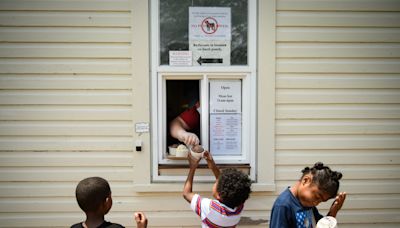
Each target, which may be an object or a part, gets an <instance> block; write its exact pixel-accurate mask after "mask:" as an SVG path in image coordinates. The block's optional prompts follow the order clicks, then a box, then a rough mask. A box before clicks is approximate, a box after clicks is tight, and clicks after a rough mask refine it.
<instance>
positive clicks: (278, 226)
mask: <svg viewBox="0 0 400 228" xmlns="http://www.w3.org/2000/svg"><path fill="white" fill-rule="evenodd" d="M302 173H303V175H302V176H301V178H300V180H299V181H297V182H296V183H295V184H294V185H293V186H292V187H290V188H287V189H286V190H285V191H284V192H282V193H281V194H280V195H279V197H278V198H277V199H276V201H275V203H274V206H273V207H272V211H271V221H270V225H269V227H270V228H292V227H294V228H313V227H316V223H317V222H318V220H319V219H321V218H322V217H323V216H322V215H321V214H319V212H318V209H317V208H316V206H317V205H318V204H320V203H321V202H325V201H328V200H329V199H332V198H335V201H334V202H333V204H332V206H331V208H330V210H329V212H328V214H327V215H328V216H332V217H336V214H337V213H338V211H339V210H340V209H341V208H342V205H343V203H344V201H345V199H346V193H345V192H341V193H339V194H338V190H339V180H340V179H341V178H342V174H341V173H340V172H337V171H332V170H331V169H330V168H329V167H328V166H325V165H324V164H323V163H321V162H317V163H315V165H314V166H313V167H311V168H309V167H306V168H304V169H303V170H302Z"/></svg>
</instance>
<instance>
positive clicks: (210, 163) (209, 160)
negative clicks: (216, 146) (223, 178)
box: [203, 151, 220, 179]
mask: <svg viewBox="0 0 400 228" xmlns="http://www.w3.org/2000/svg"><path fill="white" fill-rule="evenodd" d="M203 157H204V159H206V161H207V165H208V168H210V169H211V170H212V171H213V173H214V176H215V179H218V177H219V174H220V171H219V169H218V167H217V165H216V164H215V162H214V159H213V157H212V156H211V153H210V152H209V151H204V154H203Z"/></svg>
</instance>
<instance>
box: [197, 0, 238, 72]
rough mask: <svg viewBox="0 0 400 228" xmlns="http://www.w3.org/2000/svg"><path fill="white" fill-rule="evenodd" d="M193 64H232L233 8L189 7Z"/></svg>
mask: <svg viewBox="0 0 400 228" xmlns="http://www.w3.org/2000/svg"><path fill="white" fill-rule="evenodd" d="M189 50H191V51H192V57H193V65H195V66H196V65H230V64H231V61H230V53H231V8H229V7H189Z"/></svg>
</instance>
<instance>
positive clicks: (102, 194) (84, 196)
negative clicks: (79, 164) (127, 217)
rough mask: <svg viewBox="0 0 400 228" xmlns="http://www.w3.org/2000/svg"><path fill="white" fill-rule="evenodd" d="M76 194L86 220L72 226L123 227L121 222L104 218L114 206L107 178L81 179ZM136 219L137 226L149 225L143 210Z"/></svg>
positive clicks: (76, 227) (140, 227)
mask: <svg viewBox="0 0 400 228" xmlns="http://www.w3.org/2000/svg"><path fill="white" fill-rule="evenodd" d="M75 195H76V200H77V201H78V205H79V207H80V208H81V209H82V210H83V211H84V212H85V214H86V220H85V221H84V222H80V223H77V224H74V225H72V226H71V228H123V226H121V225H120V224H117V223H111V222H107V221H105V220H104V215H106V214H107V213H108V212H109V211H110V209H111V207H112V198H111V188H110V185H109V184H108V182H107V181H106V180H105V179H103V178H101V177H89V178H86V179H83V180H81V181H80V182H79V184H78V186H76V191H75ZM135 221H136V225H137V227H139V228H146V227H147V218H146V217H145V215H144V214H143V213H142V212H136V213H135Z"/></svg>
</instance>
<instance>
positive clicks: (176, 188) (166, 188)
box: [133, 183, 276, 192]
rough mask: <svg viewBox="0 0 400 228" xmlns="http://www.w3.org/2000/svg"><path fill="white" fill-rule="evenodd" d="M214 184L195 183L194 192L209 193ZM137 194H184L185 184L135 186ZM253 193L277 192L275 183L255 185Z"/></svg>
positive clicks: (253, 185)
mask: <svg viewBox="0 0 400 228" xmlns="http://www.w3.org/2000/svg"><path fill="white" fill-rule="evenodd" d="M213 184H214V183H198V184H197V183H195V184H194V185H193V192H209V191H211V189H212V186H213ZM133 188H134V189H135V191H136V192H182V190H183V183H155V184H134V185H133ZM251 190H252V191H253V192H272V191H275V190H276V186H275V184H274V183H253V184H252V185H251Z"/></svg>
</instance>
